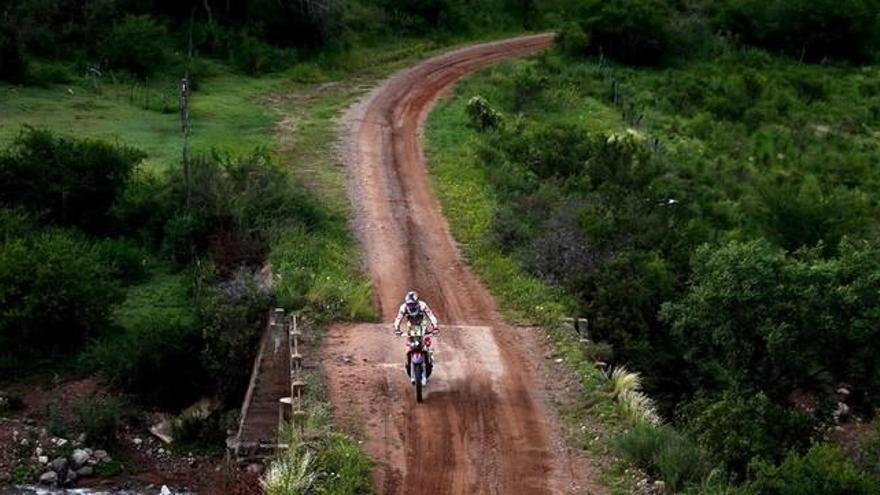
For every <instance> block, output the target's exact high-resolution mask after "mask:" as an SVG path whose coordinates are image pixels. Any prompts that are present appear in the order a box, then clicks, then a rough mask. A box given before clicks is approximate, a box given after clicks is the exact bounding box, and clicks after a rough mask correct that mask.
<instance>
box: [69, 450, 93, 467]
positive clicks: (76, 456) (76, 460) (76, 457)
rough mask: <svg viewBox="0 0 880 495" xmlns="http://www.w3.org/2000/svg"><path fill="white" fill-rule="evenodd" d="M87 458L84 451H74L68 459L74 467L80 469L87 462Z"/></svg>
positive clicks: (87, 454)
mask: <svg viewBox="0 0 880 495" xmlns="http://www.w3.org/2000/svg"><path fill="white" fill-rule="evenodd" d="M89 457H91V456H90V455H89V453H88V452H86V451H85V450H82V449H76V450H74V451H73V455H71V456H70V459H71V460H72V461H73V465H74V467H81V466H83V465H84V464H85V463H87V462H89Z"/></svg>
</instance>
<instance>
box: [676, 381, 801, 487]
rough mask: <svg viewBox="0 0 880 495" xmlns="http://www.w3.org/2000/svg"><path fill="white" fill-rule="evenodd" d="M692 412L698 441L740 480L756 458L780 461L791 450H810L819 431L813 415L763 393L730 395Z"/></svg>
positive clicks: (690, 424)
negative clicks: (783, 404) (811, 441)
mask: <svg viewBox="0 0 880 495" xmlns="http://www.w3.org/2000/svg"><path fill="white" fill-rule="evenodd" d="M688 409H689V410H692V411H694V417H692V418H691V419H690V421H689V422H688V428H689V430H690V431H691V432H692V433H693V435H694V436H695V438H696V439H697V441H698V442H699V443H700V444H701V445H702V446H703V447H705V448H706V449H709V450H710V451H712V452H713V453H715V454H716V455H717V457H718V458H719V459H720V460H721V461H722V462H724V464H725V465H726V467H727V468H728V469H729V470H730V471H732V472H733V473H736V474H737V475H739V476H740V477H743V476H745V474H746V469H747V468H748V466H749V463H750V462H752V461H753V460H755V459H764V460H765V461H768V462H776V461H778V460H781V458H782V457H783V456H784V455H785V453H786V452H788V451H789V450H802V449H804V448H806V447H807V446H808V445H809V444H810V440H811V438H812V437H813V436H814V434H815V432H816V424H815V422H814V421H813V420H812V418H810V416H809V415H807V414H806V413H803V412H800V411H796V410H790V409H788V408H786V407H783V406H777V405H775V404H773V403H772V402H770V400H769V399H768V398H767V396H766V395H764V394H762V393H760V392H759V393H757V394H749V395H738V394H736V393H732V392H729V393H726V394H725V395H724V396H723V397H722V398H720V399H718V400H716V401H709V400H702V401H696V402H694V403H692V404H690V405H689V407H688Z"/></svg>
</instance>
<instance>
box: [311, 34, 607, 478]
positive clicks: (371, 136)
mask: <svg viewBox="0 0 880 495" xmlns="http://www.w3.org/2000/svg"><path fill="white" fill-rule="evenodd" d="M551 42H552V35H538V36H529V37H522V38H515V39H511V40H506V41H500V42H494V43H488V44H482V45H476V46H472V47H469V48H465V49H461V50H457V51H454V52H450V53H447V54H444V55H441V56H438V57H435V58H432V59H430V60H427V61H425V62H423V63H421V64H419V65H417V66H415V67H413V68H411V69H409V70H406V71H404V72H402V73H399V74H398V75H396V76H394V77H392V78H390V79H389V80H387V81H386V82H385V83H383V84H382V85H381V86H380V87H379V88H377V89H376V90H375V91H373V92H372V93H371V94H370V95H369V96H368V97H366V98H365V99H364V100H363V101H361V102H360V103H358V104H357V105H355V106H354V107H352V108H351V109H350V110H349V112H348V114H347V116H346V122H347V128H346V131H345V137H344V139H345V143H344V144H345V150H344V152H345V154H346V155H345V159H346V163H347V166H348V168H349V177H350V181H349V182H350V193H351V196H352V201H353V202H354V205H355V211H356V221H355V223H356V229H357V233H358V236H359V238H360V241H361V243H362V245H363V249H364V253H365V256H366V265H367V269H368V272H369V274H370V276H371V277H372V281H373V285H374V291H375V294H376V296H377V299H378V304H379V307H380V308H381V314H382V316H383V319H384V320H385V321H388V322H390V321H391V319H392V318H393V317H394V316H395V313H396V311H397V308H398V306H399V304H400V302H401V299H402V297H403V294H404V293H405V292H406V290H407V289H409V288H414V289H416V290H418V291H419V292H420V293H421V295H422V297H423V298H424V299H426V300H427V301H429V303H430V304H431V305H432V307H433V309H434V311H435V312H436V313H437V315H438V317H439V319H440V321H441V327H442V328H443V335H442V336H441V337H440V338H439V339H438V342H437V345H436V347H437V368H436V372H435V375H434V377H433V379H432V381H431V383H430V384H429V386H428V388H427V395H426V399H425V402H424V403H423V404H421V405H419V404H416V402H415V400H414V398H413V395H414V394H413V391H412V390H411V387H410V386H409V383H408V381H407V380H406V377H405V375H404V372H403V366H402V361H403V352H404V351H403V343H402V341H401V340H398V339H395V338H394V337H393V335H392V333H391V331H390V326H389V325H388V324H387V323H386V324H384V325H338V326H335V327H333V328H332V329H331V331H330V335H329V337H328V339H327V341H326V345H325V351H324V353H325V354H324V356H323V363H324V366H325V368H326V370H327V375H328V377H329V378H330V392H331V400H332V401H333V405H334V411H335V415H336V418H337V420H339V421H342V422H343V423H346V422H348V423H349V424H351V425H352V426H353V427H354V428H356V429H358V430H359V431H362V432H364V433H365V437H366V439H367V442H366V448H367V451H368V453H369V454H370V455H371V456H372V457H373V459H375V460H376V463H377V468H376V471H375V487H376V491H377V492H378V493H442V494H448V493H455V494H470V493H493V494H520V493H522V494H533V493H534V494H542V493H548V494H549V493H582V492H585V491H587V490H588V489H589V490H590V493H596V492H600V491H601V490H598V489H596V487H593V486H586V487H585V486H583V485H584V483H585V482H584V481H583V480H582V478H583V477H585V476H587V475H585V474H584V472H585V471H586V469H587V468H584V466H583V465H582V464H583V463H582V462H581V461H580V460H578V459H577V458H575V457H576V456H570V455H569V454H568V452H567V449H565V447H564V446H563V443H562V442H561V441H560V440H559V438H558V435H557V434H556V432H555V428H554V421H553V419H552V415H550V414H548V411H547V409H546V408H545V406H544V399H545V397H544V393H543V392H542V391H543V390H544V388H543V386H542V385H541V379H540V377H539V375H540V373H539V372H538V367H539V366H540V360H541V356H540V355H539V353H540V351H539V350H536V349H537V347H538V346H537V345H536V340H537V339H538V337H537V336H536V335H535V334H534V332H533V331H531V330H527V329H513V328H510V327H507V326H505V325H503V323H502V322H501V319H500V317H499V315H498V312H497V310H496V306H495V303H494V301H493V299H492V296H491V294H490V293H489V291H488V290H487V289H486V288H485V286H483V285H482V284H481V283H480V281H479V280H478V279H477V278H476V277H475V276H474V275H473V274H472V273H471V272H470V270H469V269H468V267H467V265H466V264H465V263H464V261H463V260H462V257H461V254H460V252H459V251H458V249H457V247H456V245H455V242H454V240H453V238H452V236H451V234H450V232H449V226H448V224H447V222H446V220H445V218H444V217H443V214H442V211H441V207H440V204H439V202H438V201H437V199H436V198H435V196H434V195H433V193H432V191H431V185H430V181H429V178H428V173H427V169H426V166H425V159H424V154H423V151H422V146H421V142H420V134H421V130H422V127H423V124H424V122H425V118H426V117H427V115H428V113H429V112H430V110H431V108H432V107H433V105H434V104H435V103H436V101H437V99H438V98H440V97H441V96H442V95H444V94H446V93H447V92H448V91H449V89H450V88H451V87H452V85H453V84H454V83H455V82H456V81H457V80H458V79H460V78H462V77H463V76H465V75H467V74H469V73H471V72H473V71H476V70H478V69H481V68H484V67H486V66H488V65H490V64H492V63H495V62H497V61H500V60H503V59H506V58H510V57H517V56H526V55H531V54H534V53H536V52H538V51H540V50H542V49H544V48H546V47H547V46H548V45H549V44H550V43H551Z"/></svg>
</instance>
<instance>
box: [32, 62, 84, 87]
mask: <svg viewBox="0 0 880 495" xmlns="http://www.w3.org/2000/svg"><path fill="white" fill-rule="evenodd" d="M74 78H75V76H74V74H73V71H72V69H71V67H70V66H69V65H68V64H67V63H65V62H49V61H40V62H34V63H31V64H30V65H29V67H28V75H27V83H28V84H31V85H34V86H42V87H49V86H51V85H53V84H68V83H71V82H73V81H74Z"/></svg>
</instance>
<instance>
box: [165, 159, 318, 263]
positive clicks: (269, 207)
mask: <svg viewBox="0 0 880 495" xmlns="http://www.w3.org/2000/svg"><path fill="white" fill-rule="evenodd" d="M175 173H178V172H175ZM171 181H172V188H173V191H172V192H173V194H174V195H175V197H176V199H175V202H176V203H177V204H179V205H184V204H187V200H186V198H187V196H188V197H189V200H188V204H189V208H188V209H186V210H183V209H181V210H180V211H179V212H178V213H177V214H176V215H175V216H174V218H172V220H171V221H170V222H169V223H168V224H167V225H166V235H165V251H166V253H168V254H169V255H170V256H171V257H172V258H174V259H175V260H177V261H181V262H182V261H189V260H190V259H192V257H193V256H198V255H200V254H202V253H204V252H205V251H208V252H209V253H210V254H211V257H212V259H213V261H214V262H215V264H216V266H217V267H218V269H219V270H220V271H221V272H224V273H228V272H229V271H231V270H234V269H236V268H237V267H238V266H240V265H247V266H252V267H256V266H260V265H261V264H262V261H263V259H264V258H265V256H266V255H267V253H268V250H269V242H270V240H271V238H272V237H273V236H274V235H276V234H277V233H278V232H280V231H282V230H284V229H285V228H287V227H292V226H296V227H302V228H305V229H307V230H309V231H311V230H313V229H315V228H317V227H320V226H322V225H323V223H324V222H325V220H326V217H325V213H324V210H323V209H322V208H320V207H319V206H318V204H317V203H316V202H315V201H314V199H313V198H312V196H311V195H310V194H309V193H308V191H306V190H305V188H304V187H303V186H302V185H301V184H299V183H298V182H295V181H294V180H293V178H292V177H291V176H290V174H289V173H288V172H287V171H286V170H284V169H283V168H281V167H280V166H278V165H277V164H276V163H273V162H272V160H271V158H270V156H269V154H268V152H267V151H265V150H257V151H255V152H254V153H252V154H250V155H245V156H238V157H231V156H224V155H220V154H218V153H213V154H211V155H202V156H198V157H195V158H194V159H193V161H192V162H191V180H190V191H189V192H187V191H186V181H185V180H183V178H182V177H179V176H176V175H174V176H172V179H171Z"/></svg>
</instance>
